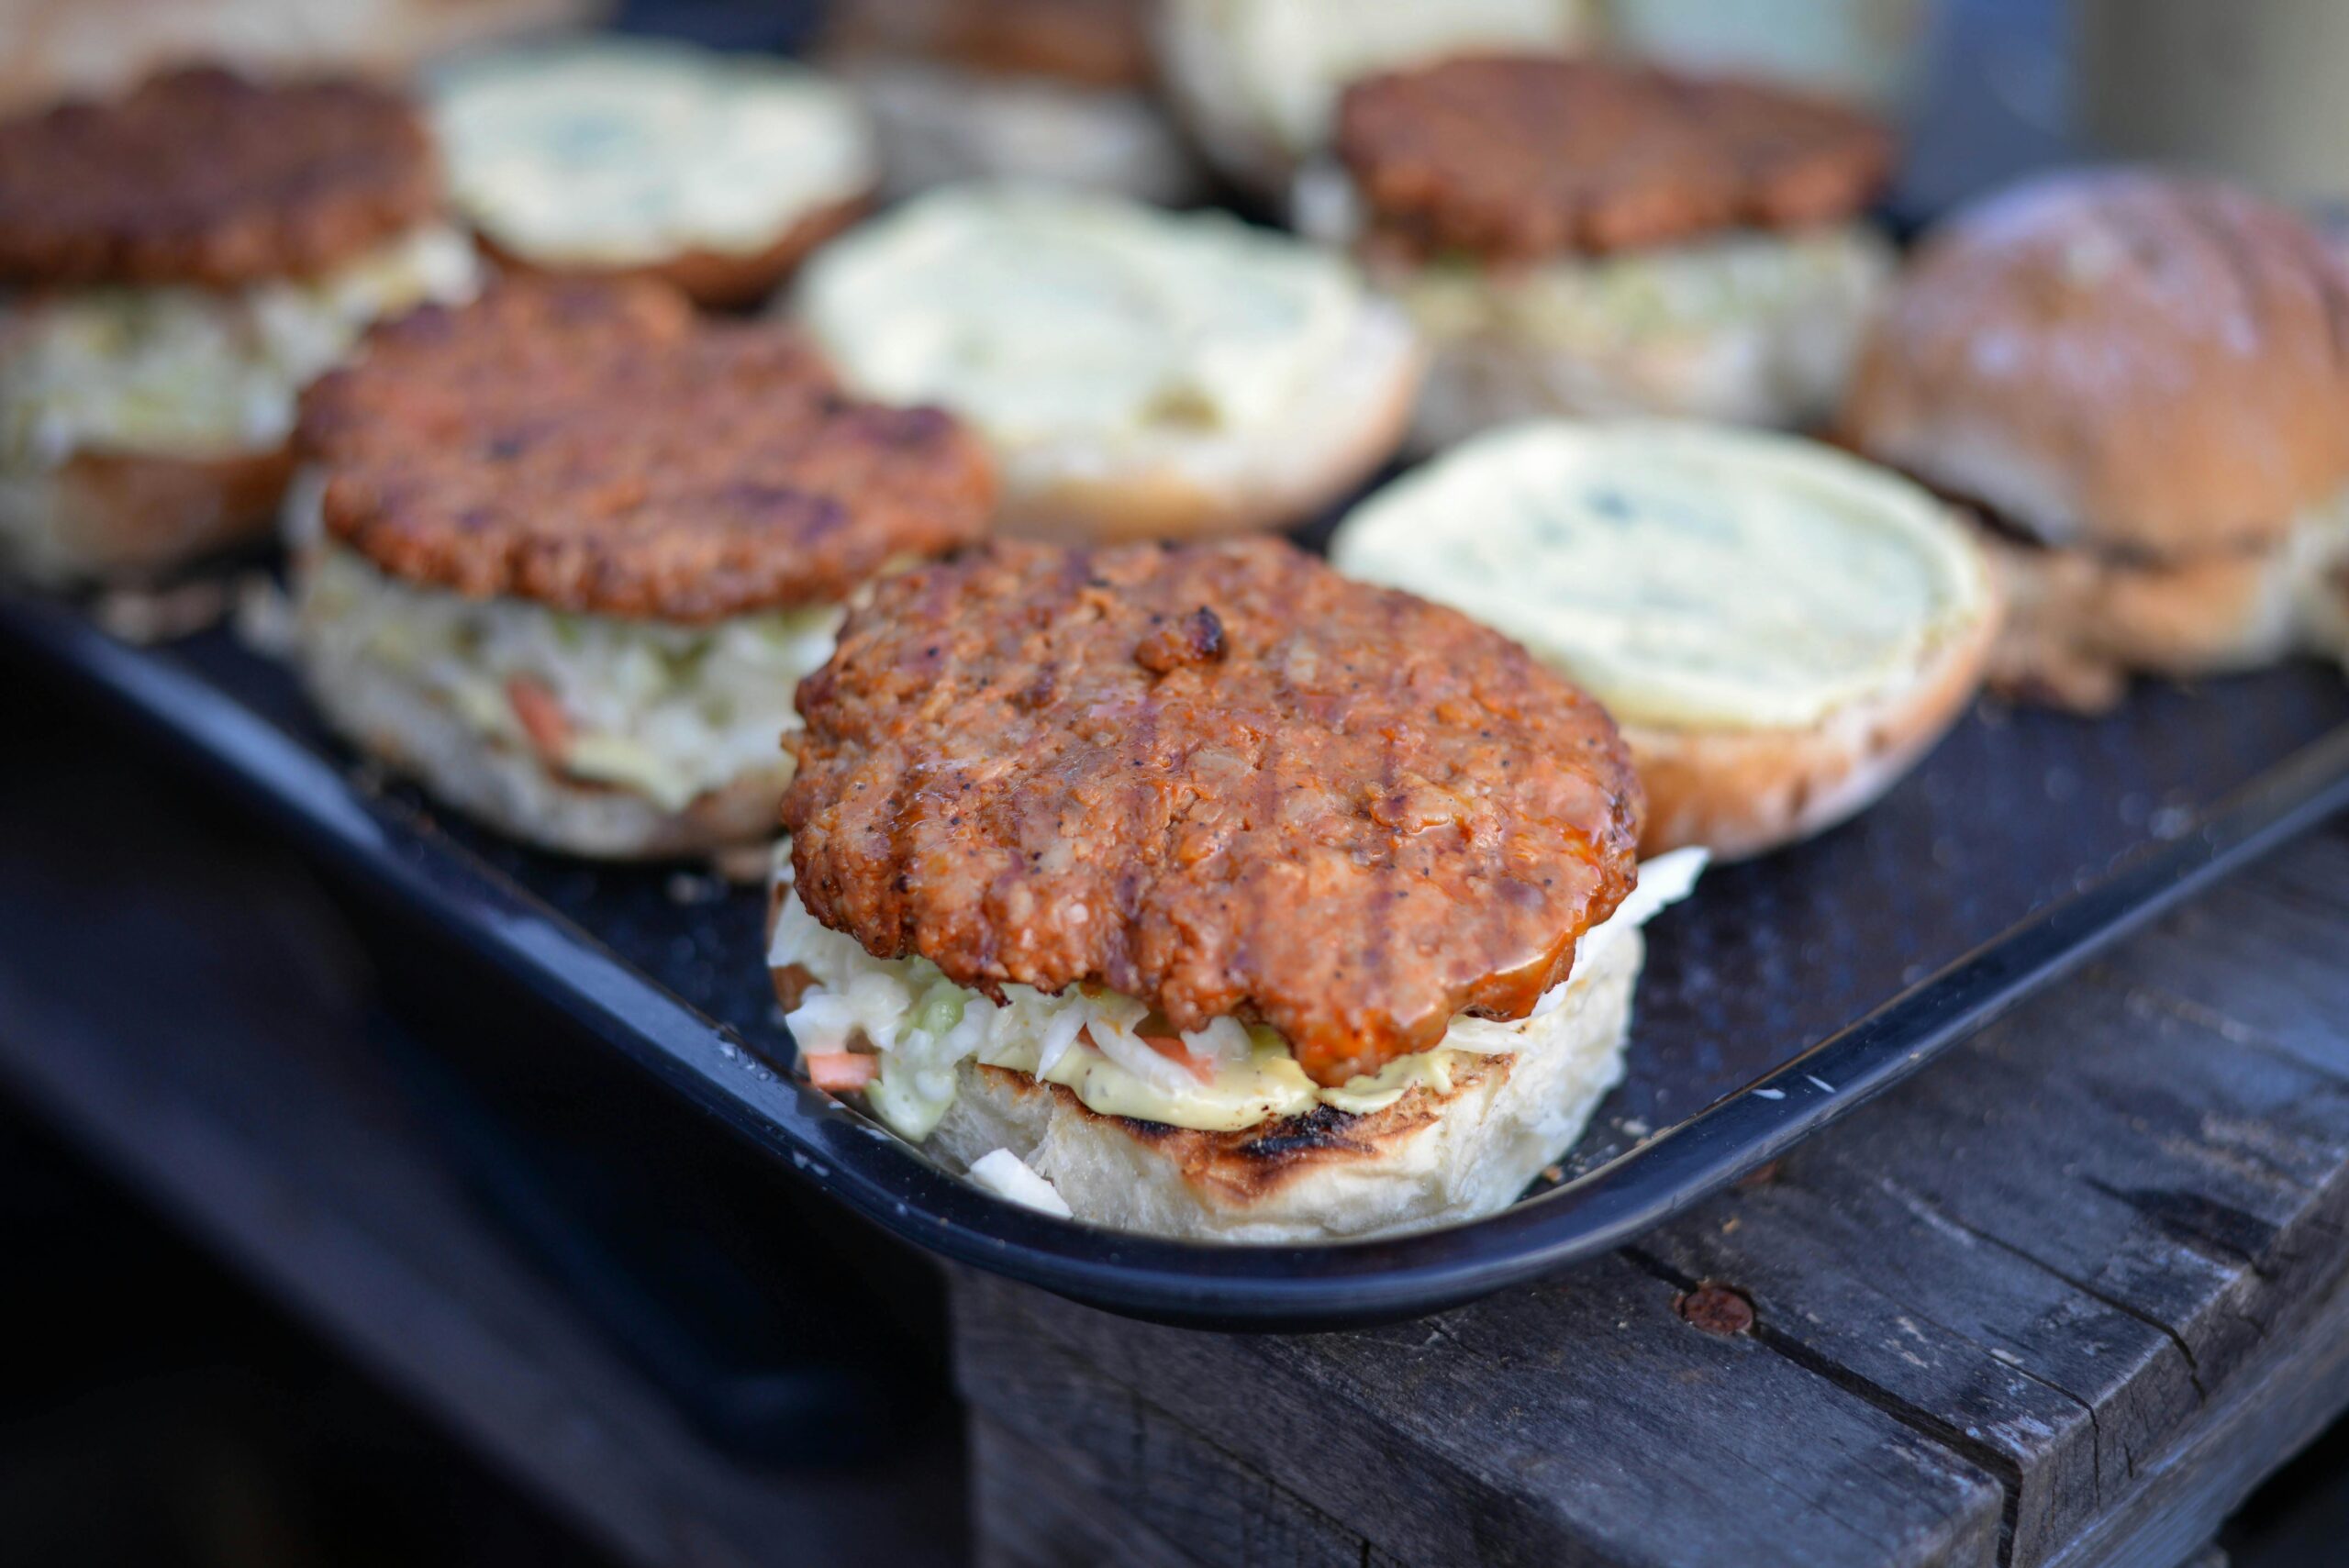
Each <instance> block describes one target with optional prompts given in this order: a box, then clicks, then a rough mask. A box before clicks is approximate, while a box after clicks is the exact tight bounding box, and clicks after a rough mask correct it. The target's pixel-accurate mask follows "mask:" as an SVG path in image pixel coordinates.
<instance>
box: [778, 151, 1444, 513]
mask: <svg viewBox="0 0 2349 1568" xmlns="http://www.w3.org/2000/svg"><path fill="white" fill-rule="evenodd" d="M796 295H797V297H796V309H797V311H798V313H799V315H800V316H801V317H802V318H803V319H804V321H805V322H806V324H807V328H809V330H810V331H811V332H812V334H813V335H814V337H815V338H816V339H817V340H818V343H819V344H820V345H821V346H822V348H823V350H824V351H825V352H826V354H827V355H828V356H829V358H830V360H831V361H832V362H833V363H834V364H835V365H836V366H837V367H838V368H839V370H840V373H841V379H842V380H843V381H844V382H845V383H846V384H848V385H849V386H850V387H852V389H854V390H855V391H857V392H859V393H862V394H863V395H868V396H875V397H882V398H885V399H889V400H892V401H907V402H922V403H936V404H940V405H942V406H946V407H948V408H950V409H952V411H953V412H954V413H956V414H957V415H959V416H960V417H963V419H964V420H965V421H966V422H967V423H969V424H970V425H972V426H973V427H974V428H976V429H978V430H979V431H980V433H981V434H982V435H984V436H985V438H986V439H987V440H988V443H989V445H990V446H991V447H992V449H993V450H994V452H995V456H996V462H997V466H998V469H999V471H1000V480H1001V484H1002V492H1001V496H1002V498H1001V502H1000V509H999V510H998V513H997V515H996V529H997V531H999V532H1003V533H1008V534H1016V535H1022V536H1026V537H1030V538H1042V539H1058V540H1062V541H1065V542H1082V541H1092V542H1118V541H1124V540H1132V539H1185V538H1197V537H1204V536H1208V535H1215V534H1228V533H1233V532H1239V531H1243V530H1248V529H1257V528H1286V527H1290V526H1292V525H1294V524H1296V523H1298V522H1300V521H1302V520H1304V519H1305V518H1307V517H1310V516H1311V515H1313V514H1314V513H1315V512H1317V511H1319V510H1320V509H1322V508H1323V507H1326V506H1330V505H1332V504H1334V503H1335V502H1336V501H1338V500H1339V499H1341V497H1342V496H1343V495H1345V494H1346V493H1347V492H1348V491H1349V490H1351V489H1352V488H1353V486H1354V485H1356V484H1359V483H1361V481H1362V480H1363V479H1364V477H1366V476H1367V475H1368V474H1369V473H1371V472H1372V471H1373V470H1375V468H1376V467H1377V466H1378V464H1379V463H1380V462H1383V461H1384V460H1385V459H1386V457H1387V456H1388V454H1390V453H1391V452H1392V451H1393V450H1395V448H1396V446H1397V443H1398V442H1399V441H1400V440H1401V439H1402V436H1403V432H1404V428H1405V427H1406V425H1407V424H1408V420H1409V417H1410V411H1411V405H1412V399H1413V396H1414V394H1415V393H1416V391H1417V389H1418V386H1419V366H1420V361H1419V350H1418V346H1417V342H1416V339H1414V337H1413V335H1412V333H1411V330H1410V328H1409V327H1408V324H1407V322H1406V321H1405V319H1404V317H1403V315H1402V313H1401V311H1400V310H1399V309H1397V307H1396V306H1393V305H1392V304H1390V303H1388V302H1386V301H1384V300H1381V299H1379V298H1376V297H1375V296H1374V295H1371V294H1370V293H1369V292H1368V291H1367V290H1366V289H1365V288H1364V286H1363V284H1362V283H1361V281H1360V279H1359V277H1358V276H1357V275H1356V273H1355V272H1354V271H1353V268H1352V266H1351V265H1350V264H1349V263H1347V262H1346V261H1343V260H1342V259H1341V258H1338V257H1334V256H1330V255H1328V254H1326V253H1324V252H1322V251H1319V250H1315V249H1314V248H1312V247H1309V246H1306V245H1303V244H1299V243H1298V242H1297V241H1295V240H1293V239H1289V238H1288V237H1286V236H1285V235H1280V234H1275V233H1273V232H1271V231H1268V230H1264V229H1258V228H1249V227H1248V226H1246V225H1243V224H1241V223H1239V222H1238V221H1236V220H1234V219H1231V218H1229V217H1222V216H1220V215H1211V214H1185V215H1178V214H1171V213H1164V212H1159V211H1156V210H1153V209H1150V208H1146V207H1141V206H1136V205H1134V204H1131V203H1127V202H1122V201H1119V200H1116V199H1114V198H1110V197H1105V196H1101V195H1090V194H1083V193H1078V192H1074V191H1068V190H1062V189H1052V188H1047V187H1043V186H1017V185H970V186H960V187H953V188H950V189H945V190H941V191H937V192H934V193H932V194H930V195H927V196H924V197H922V198H920V199H919V200H917V201H915V202H913V203H911V204H908V205H907V206H905V207H903V208H900V209H899V210H897V211H896V212H895V213H893V214H891V215H889V216H888V217H884V218H882V219H880V220H878V221H876V222H874V223H872V224H869V225H867V226H865V227H864V228H862V229H860V230H858V231H857V232H856V233H854V234H852V235H850V236H848V237H847V238H845V239H842V240H841V241H840V242H839V243H837V244H835V245H831V246H829V247H827V248H826V249H825V250H824V252H823V253H822V254H821V255H820V256H818V257H817V258H816V259H815V261H813V262H812V263H811V264H810V265H809V267H808V269H807V273H806V275H805V276H804V277H803V279H802V280H801V284H800V287H799V288H798V289H797V291H796Z"/></svg>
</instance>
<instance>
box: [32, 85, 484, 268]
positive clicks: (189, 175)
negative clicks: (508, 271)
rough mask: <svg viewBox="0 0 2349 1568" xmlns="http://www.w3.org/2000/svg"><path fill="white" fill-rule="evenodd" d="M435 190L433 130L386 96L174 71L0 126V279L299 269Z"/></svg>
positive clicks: (400, 220)
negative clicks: (119, 93) (126, 90)
mask: <svg viewBox="0 0 2349 1568" xmlns="http://www.w3.org/2000/svg"><path fill="white" fill-rule="evenodd" d="M439 206H440V169H439V166H438V164H437V162H436V161H435V160H434V158H433V153H432V146H431V142H430V140H429V138H428V137H427V135H426V133H425V129H424V126H423V123H422V121H421V120H420V119H419V118H418V117H417V113H416V111H415V110H414V109H413V108H412V107H411V106H409V104H408V103H407V101H406V99H404V98H402V97H401V96H400V95H397V94H395V93H393V92H390V91H388V90H386V89H384V88H382V87H376V86H372V85H369V84H367V83H361V82H356V81H332V80H320V81H313V82H287V83H273V84H269V85H262V84H259V83H252V82H248V81H246V80H245V79H244V78H243V77H240V76H237V75H234V74H232V73H231V72H226V71H219V70H211V69H196V70H183V71H174V72H168V73H166V74H164V75H160V76H156V77H152V78H150V80H149V81H147V82H146V83H144V84H142V85H141V86H139V88H138V89H137V90H136V91H134V92H132V93H130V94H128V95H126V96H123V97H120V98H117V99H114V100H111V101H108V102H103V103H101V102H95V101H86V100H76V101H73V102H70V103H64V104H60V105H58V106H56V107H55V108H52V109H50V110H49V111H47V112H46V113H43V114H39V115H32V116H28V117H24V118H21V119H16V120H10V121H6V122H5V123H0V284H36V285H39V284H61V285H66V286H78V285H85V284H200V285H203V286H206V287H211V288H234V287H238V286H239V285H241V284H250V283H254V282H258V281H261V280H262V279H267V278H277V277H286V276H308V275H312V274H315V273H317V272H325V271H327V270H328V269H330V268H332V267H334V266H336V265H337V264H339V263H340V262H342V261H349V260H350V259H351V258H352V257H354V256H356V255H358V254H360V253H361V252H362V251H365V250H372V249H373V248H374V247H375V246H377V245H379V244H381V243H383V242H384V240H386V239H390V238H392V236H394V235H395V234H397V233H399V232H401V231H402V230H404V229H407V228H413V227H415V226H416V225H417V224H418V223H421V222H423V221H424V220H425V219H427V218H429V217H432V216H433V214H434V213H435V212H436V211H437V210H438V208H439Z"/></svg>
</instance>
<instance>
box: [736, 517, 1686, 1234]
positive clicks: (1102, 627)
mask: <svg viewBox="0 0 2349 1568" xmlns="http://www.w3.org/2000/svg"><path fill="white" fill-rule="evenodd" d="M799 706H800V711H801V715H802V717H803V718H804V719H805V721H806V728H804V729H802V730H800V731H797V732H796V733H795V734H794V736H793V738H792V741H791V744H792V747H793V750H794V751H795V752H796V755H797V757H798V760H799V769H798V773H797V775H796V778H795V779H794V780H793V783H792V785H791V788H790V789H789V790H788V791H787V792H786V793H785V797H784V803H783V819H784V823H785V827H786V828H789V830H790V832H791V834H792V850H791V856H790V862H789V864H788V866H787V867H786V868H785V870H784V872H783V873H782V874H781V877H780V880H779V884H778V887H777V893H776V912H775V919H774V933H773V946H772V949H771V953H770V962H771V965H772V967H773V968H774V972H775V977H776V984H777V989H778V992H779V994H780V995H782V996H783V997H784V1000H785V1005H786V1006H787V1007H788V1008H789V1011H788V1014H787V1019H786V1021H787V1023H788V1026H789V1028H790V1029H791V1030H792V1033H793V1036H794V1038H795V1040H796V1041H797V1043H798V1046H799V1048H800V1051H801V1052H802V1061H803V1062H804V1064H805V1067H806V1070H807V1073H808V1075H809V1076H810V1078H811V1079H812V1080H813V1081H814V1082H815V1083H817V1084H819V1085H822V1086H824V1087H828V1088H831V1089H833V1090H835V1091H838V1092H841V1093H853V1094H856V1095H861V1096H862V1097H863V1102H864V1104H865V1105H866V1106H867V1107H868V1108H869V1109H870V1110H871V1111H872V1112H873V1113H874V1115H876V1116H877V1117H878V1118H880V1119H881V1120H882V1121H884V1122H885V1123H886V1124H887V1125H888V1126H890V1127H891V1128H893V1129H896V1131H897V1132H899V1133H900V1134H902V1135H903V1136H905V1137H907V1138H908V1139H912V1140H918V1141H920V1142H922V1143H923V1144H924V1145H925V1146H926V1147H927V1148H928V1149H929V1150H930V1151H933V1152H935V1153H936V1154H938V1155H939V1156H940V1157H941V1158H942V1159H944V1160H946V1161H947V1162H949V1163H951V1164H952V1165H953V1166H954V1167H955V1168H957V1169H967V1170H973V1171H974V1172H976V1173H978V1174H979V1175H980V1176H981V1177H982V1178H984V1179H989V1180H990V1181H991V1182H992V1183H993V1184H996V1185H997V1186H998V1188H999V1190H1016V1188H1015V1187H1013V1186H1011V1185H1008V1184H1006V1182H1005V1178H1006V1177H1007V1176H1013V1177H1018V1182H1017V1186H1018V1187H1028V1186H1030V1184H1029V1182H1028V1179H1027V1177H1024V1176H1019V1175H1018V1171H1017V1166H1016V1165H1015V1164H1014V1162H1018V1164H1019V1165H1024V1166H1025V1167H1026V1168H1027V1172H1028V1173H1029V1174H1030V1175H1032V1176H1033V1177H1035V1178H1040V1179H1041V1182H1042V1183H1045V1184H1049V1185H1050V1186H1051V1187H1052V1189H1054V1190H1055V1191H1056V1192H1057V1194H1058V1198H1059V1200H1060V1201H1063V1202H1064V1203H1065V1204H1066V1205H1067V1206H1068V1207H1069V1209H1070V1210H1072V1211H1073V1212H1074V1215H1075V1216H1076V1218H1080V1219H1085V1220H1088V1221H1092V1222H1094V1223H1097V1224H1102V1225H1108V1226H1115V1227H1119V1228H1123V1229H1138V1230H1146V1231H1152V1232H1157V1233H1160V1234H1163V1235H1171V1236H1187V1237H1199V1238H1215V1239H1224V1240H1320V1239H1329V1238H1334V1237H1341V1236H1349V1235H1358V1234H1363V1233H1365V1232H1370V1231H1376V1230H1385V1229H1395V1228H1397V1227H1407V1226H1413V1225H1422V1224H1429V1223H1434V1222H1438V1221H1441V1220H1444V1219H1448V1218H1464V1217H1467V1216H1471V1215H1475V1214H1479V1213H1484V1212H1487V1211H1490V1210H1492V1209H1495V1208H1497V1207H1502V1206H1503V1205H1505V1204H1507V1203H1508V1202H1509V1201H1510V1200H1511V1199H1512V1198H1514V1197H1515V1196H1516V1195H1518V1194H1519V1193H1520V1191H1521V1190H1522V1189H1523V1188H1524V1187H1525V1185H1526V1184H1527V1183H1528V1182H1529V1181H1530V1180H1531V1178H1532V1177H1533V1175H1534V1174H1535V1173H1536V1172H1537V1171H1538V1170H1539V1169H1540V1168H1541V1167H1542V1165H1543V1164H1545V1163H1546V1162H1550V1161H1552V1160H1553V1159H1555V1158H1556V1157H1557V1156H1558V1155H1559V1154H1560V1153H1561V1152H1562V1151H1564V1149H1565V1148H1566V1147H1567V1145H1569V1144H1570V1143H1571V1142H1572V1141H1573V1140H1574V1139H1575V1136H1576V1135H1577V1134H1578V1133H1579V1131H1580V1129H1581V1128H1582V1126H1583V1123H1584V1121H1585V1119H1586V1118H1587V1117H1588V1116H1589V1114H1590V1111H1591V1108H1592V1106H1594V1105H1595V1104H1596V1103H1597V1102H1598V1098H1599V1097H1600V1095H1602V1094H1604V1093H1605V1091H1606V1090H1607V1089H1608V1088H1609V1086H1611V1085H1612V1084H1614V1083H1615V1082H1616V1080H1617V1078H1618V1077H1619V1076H1620V1072H1621V1050H1622V1043H1623V1038H1624V1031H1625V1028H1626V1026H1627V1022H1628V1019H1629V1017H1630V1009H1631V989H1632V985H1633V983H1634V981H1635V979H1636V977H1637V975H1638V973H1639V968H1640V962H1641V958H1642V944H1641V938H1640V935H1639V932H1638V929H1637V925H1638V920H1639V918H1640V917H1641V913H1642V911H1641V909H1640V907H1639V906H1638V904H1637V903H1636V901H1635V900H1634V894H1633V888H1634V884H1635V882H1637V881H1638V878H1639V873H1638V868H1637V866H1636V863H1635V860H1634V851H1633V845H1634V843H1635V842H1636V840H1637V838H1638V834H1639V827H1640V814H1641V797H1640V790H1639V785H1638V783H1637V782H1636V780H1635V779H1634V778H1633V776H1632V773H1631V765H1630V761H1629V759H1628V757H1627V755H1626V753H1625V751H1624V748H1623V745H1622V742H1621V740H1620V738H1619V737H1618V736H1617V734H1616V732H1615V727H1614V724H1613V723H1612V721H1610V720H1609V718H1608V717H1607V715H1606V714H1605V713H1604V712H1603V711H1602V710H1601V709H1600V708H1599V707H1598V705H1597V704H1596V703H1594V702H1592V701H1591V699H1590V698H1588V697H1587V696H1586V695H1583V694H1582V693H1581V692H1580V691H1578V690H1577V689H1575V687H1574V686H1573V685H1571V684H1568V683H1567V682H1566V681H1565V680H1564V678H1563V677H1561V676H1558V675H1555V674H1553V673H1551V672H1549V671H1548V670H1546V669H1544V668H1543V667H1542V666H1541V665H1540V664H1538V663H1537V662H1534V661H1533V660H1532V659H1531V657H1530V656H1529V655H1528V654H1527V653H1526V652H1525V651H1523V650H1522V649H1520V648H1519V647H1518V646H1517V645H1516V644H1514V643H1512V642H1510V641H1508V639H1506V638H1503V637H1501V636H1499V635H1498V634H1497V633H1494V632H1490V631H1487V630H1486V629H1484V628H1481V627H1479V626H1477V625H1475V623H1474V622H1472V621H1470V620H1468V619H1467V618H1466V617H1463V616H1460V615H1458V614H1456V613H1454V612H1453V611H1451V610H1447V609H1443V608H1441V607H1438V606H1433V605H1430V604H1428V603H1426V602H1425V601H1422V600H1420V599H1417V598H1414V597H1412V596H1411V595H1408V594H1403V593H1397V592H1394V591H1391V590H1387V589H1382V588H1374V587H1370V586H1367V585H1364V584H1356V583H1352V582H1349V581H1347V580H1345V579H1344V578H1341V577H1340V576H1339V575H1338V574H1337V573H1334V572H1332V571H1331V570H1330V568H1329V567H1328V566H1326V565H1324V564H1323V563H1322V562H1319V561H1318V560H1316V559H1314V558H1312V557H1310V556H1308V555H1306V554H1304V553H1303V552H1301V551H1299V550H1297V549H1295V548H1294V547H1292V546H1290V545H1288V544H1286V543H1284V542H1280V541H1277V540H1269V539H1258V540H1250V541H1232V542H1226V543H1220V544H1212V545H1190V546H1160V545H1138V546H1128V547H1122V548H1117V549H1108V550H1057V549H1052V548H1049V547H1044V546H1039V545H1032V544H1020V543H1008V542H1007V543H998V544H995V545H991V546H987V547H985V548H982V549H979V550H973V551H969V552H966V553H964V554H963V555H961V556H958V557H956V558H954V559H952V560H951V561H949V562H944V563H941V564H937V565H931V566H927V567H922V568H918V569H916V570H914V571H911V572H908V573H905V574H903V575H901V576H898V577H895V578H891V579H889V580H887V581H886V582H885V583H883V584H879V585H878V586H877V587H876V589H875V591H874V596H873V599H872V602H871V603H870V604H869V605H867V606H863V607H861V608H860V609H858V610H857V611H855V612H854V613H853V614H852V616H851V617H850V620H849V623H848V625H847V627H846V628H844V629H843V631H842V633H841V646H840V650H839V651H838V653H837V654H835V656H834V657H833V659H832V660H831V662H829V663H828V664H827V665H826V666H825V667H824V668H823V669H822V670H821V671H819V672H818V673H817V674H815V675H814V676H812V677H810V678H809V679H808V680H807V682H806V683H805V684H804V685H803V686H802V687H801V689H800V695H799ZM1691 870H1692V868H1688V867H1686V866H1685V865H1684V866H1682V867H1678V868H1667V869H1666V871H1665V873H1664V875H1663V877H1662V878H1661V879H1660V880H1659V882H1658V883H1657V884H1653V885H1652V886H1651V887H1650V888H1649V889H1644V890H1642V892H1644V893H1645V894H1646V895H1647V897H1648V900H1649V901H1650V902H1651V903H1652V902H1653V901H1654V900H1655V898H1656V897H1657V896H1658V895H1659V894H1660V893H1661V892H1662V891H1664V890H1666V889H1667V888H1668V886H1669V884H1670V883H1671V882H1672V881H1673V879H1674V875H1675V871H1676V873H1677V874H1678V875H1679V876H1680V877H1681V878H1683V879H1684V880H1685V878H1686V876H1687V875H1688V874H1690V872H1691ZM1031 1195H1033V1190H1032V1189H1031Z"/></svg>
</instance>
